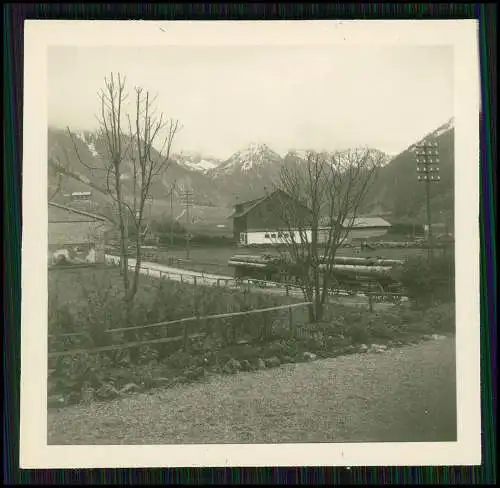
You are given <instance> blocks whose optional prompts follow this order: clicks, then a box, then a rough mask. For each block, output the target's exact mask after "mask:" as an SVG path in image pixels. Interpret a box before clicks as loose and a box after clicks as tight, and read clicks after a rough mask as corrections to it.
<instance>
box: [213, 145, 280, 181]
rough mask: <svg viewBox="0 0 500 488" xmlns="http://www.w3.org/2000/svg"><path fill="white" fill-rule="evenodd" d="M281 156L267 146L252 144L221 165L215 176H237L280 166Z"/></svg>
mask: <svg viewBox="0 0 500 488" xmlns="http://www.w3.org/2000/svg"><path fill="white" fill-rule="evenodd" d="M282 161H283V160H282V158H281V156H280V155H279V154H278V153H277V152H275V151H273V150H272V149H270V148H269V147H268V146H267V145H266V144H257V143H251V144H249V145H248V146H247V147H245V148H244V149H242V150H240V151H237V152H235V153H234V154H233V155H232V156H231V157H230V158H229V159H227V160H226V161H224V162H223V163H221V164H220V165H219V167H218V168H217V170H216V171H215V172H214V174H219V175H220V174H235V173H248V172H250V171H259V170H262V169H264V168H265V167H266V166H269V165H275V164H276V163H277V164H279V163H281V162H282Z"/></svg>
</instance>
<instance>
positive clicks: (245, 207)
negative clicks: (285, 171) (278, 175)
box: [228, 188, 309, 219]
mask: <svg viewBox="0 0 500 488" xmlns="http://www.w3.org/2000/svg"><path fill="white" fill-rule="evenodd" d="M276 193H283V194H285V195H287V196H288V197H289V198H292V197H290V195H288V194H287V193H285V192H284V191H283V190H280V189H279V188H278V189H277V190H274V191H273V192H271V193H269V194H268V195H265V196H263V197H260V198H255V199H254V200H248V201H246V202H242V203H238V204H236V207H239V209H238V211H234V212H233V213H232V214H231V215H230V216H229V217H228V219H236V218H238V217H243V216H244V215H246V214H247V213H248V212H250V210H252V209H253V208H255V207H257V206H258V205H260V204H261V203H262V202H264V201H265V200H267V199H268V198H270V197H271V196H273V195H275V194H276ZM297 204H298V205H300V206H302V207H304V208H307V207H305V206H304V205H303V204H302V203H300V202H297ZM308 210H309V209H308Z"/></svg>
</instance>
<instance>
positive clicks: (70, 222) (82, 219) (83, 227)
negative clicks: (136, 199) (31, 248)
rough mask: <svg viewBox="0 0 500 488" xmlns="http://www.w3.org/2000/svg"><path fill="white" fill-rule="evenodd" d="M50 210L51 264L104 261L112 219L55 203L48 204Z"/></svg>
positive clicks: (49, 238) (49, 247)
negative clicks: (59, 261)
mask: <svg viewBox="0 0 500 488" xmlns="http://www.w3.org/2000/svg"><path fill="white" fill-rule="evenodd" d="M48 211H49V212H48V213H49V222H48V224H49V228H48V252H49V262H55V261H57V260H58V259H63V260H66V261H74V262H82V263H83V262H92V263H94V262H104V261H105V256H104V246H105V242H106V236H107V234H108V233H109V232H110V231H111V230H112V229H113V227H114V224H113V223H112V222H111V221H110V220H109V219H107V218H106V217H104V216H102V215H97V214H93V213H90V212H86V211H83V210H80V209H76V208H71V207H67V206H65V205H60V204H57V203H54V202H49V209H48ZM61 256H63V258H62V257H61Z"/></svg>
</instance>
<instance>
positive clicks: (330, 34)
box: [21, 21, 480, 467]
mask: <svg viewBox="0 0 500 488" xmlns="http://www.w3.org/2000/svg"><path fill="white" fill-rule="evenodd" d="M224 24H225V25H224ZM26 25H27V27H26V41H25V85H26V86H25V106H24V112H25V116H24V118H25V122H24V131H25V134H24V148H25V149H24V168H25V169H24V177H23V178H24V180H23V208H24V213H25V215H26V217H25V219H24V223H23V304H22V310H23V318H22V341H23V342H22V360H23V364H22V372H21V375H22V396H21V402H22V404H21V419H22V420H21V433H22V435H21V460H23V459H24V460H25V463H26V467H120V466H133V467H136V466H137V467H139V466H141V467H149V466H152V467H154V466H159V467H162V466H164V467H167V465H168V466H170V465H171V466H191V465H193V466H194V465H198V466H204V465H206V466H244V465H249V466H252V465H270V466H272V465H324V464H330V465H331V464H334V465H347V466H355V465H365V464H371V465H377V464H386V465H387V464H389V465H411V464H413V463H415V464H421V465H422V464H435V463H438V464H443V463H445V464H470V463H474V462H479V461H480V414H479V412H480V407H479V302H478V300H479V299H478V297H479V284H478V279H479V263H478V253H479V237H478V235H479V230H478V220H477V219H478V212H479V210H478V209H479V206H478V194H479V178H478V175H477V172H478V167H479V149H478V148H479V116H480V104H479V88H478V87H479V65H478V62H479V61H478V54H477V39H476V37H475V35H476V30H475V25H474V22H472V21H470V22H467V21H464V22H457V21H435V22H425V21H421V22H419V21H415V22H406V21H392V22H391V21H389V22H382V21H380V22H376V21H351V22H339V21H313V22H301V21H291V22H242V23H241V22H192V23H184V22H124V21H116V22H107V21H106V22H104V21H102V22H86V21H83V22H82V21H79V22H70V21H59V22H51V21H34V22H29V21H28V22H27V24H26ZM111 32H112V33H113V35H111V34H110V33H111ZM28 209H29V210H28ZM165 463H167V465H166V464H165ZM168 463H171V464H168Z"/></svg>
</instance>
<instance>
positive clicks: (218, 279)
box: [217, 278, 220, 288]
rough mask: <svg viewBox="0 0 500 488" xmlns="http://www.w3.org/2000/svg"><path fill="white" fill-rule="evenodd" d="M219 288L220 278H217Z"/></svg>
mask: <svg viewBox="0 0 500 488" xmlns="http://www.w3.org/2000/svg"><path fill="white" fill-rule="evenodd" d="M217 288H220V278H217Z"/></svg>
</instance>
